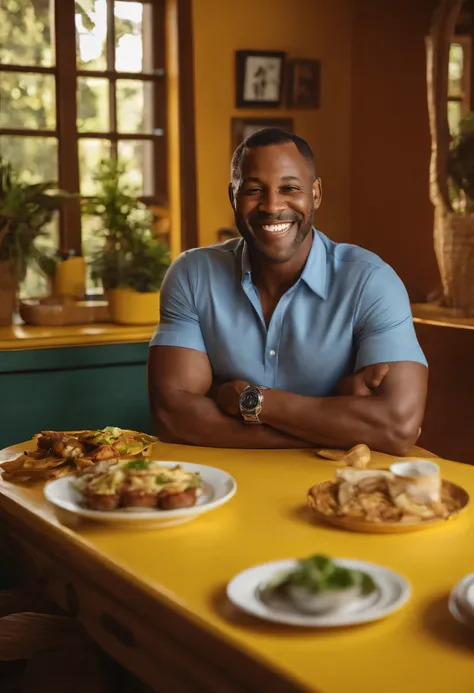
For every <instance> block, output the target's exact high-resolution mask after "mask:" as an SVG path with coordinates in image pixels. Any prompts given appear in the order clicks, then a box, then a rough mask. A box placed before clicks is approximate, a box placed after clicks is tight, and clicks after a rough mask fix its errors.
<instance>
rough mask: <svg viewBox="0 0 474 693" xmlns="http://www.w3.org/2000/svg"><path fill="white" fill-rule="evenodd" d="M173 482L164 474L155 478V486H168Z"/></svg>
mask: <svg viewBox="0 0 474 693" xmlns="http://www.w3.org/2000/svg"><path fill="white" fill-rule="evenodd" d="M171 481H173V480H172V479H171V478H170V477H169V476H167V475H166V474H158V476H157V477H156V483H157V484H169V483H171Z"/></svg>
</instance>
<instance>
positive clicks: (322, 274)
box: [301, 229, 328, 299]
mask: <svg viewBox="0 0 474 693" xmlns="http://www.w3.org/2000/svg"><path fill="white" fill-rule="evenodd" d="M301 279H302V280H303V281H304V282H305V283H306V284H307V285H308V286H309V288H310V289H311V290H312V291H314V293H315V294H318V296H320V297H321V298H324V299H326V298H327V295H328V288H327V251H326V246H325V245H324V242H323V239H322V238H321V236H320V235H319V233H318V232H317V231H316V229H313V243H312V245H311V250H310V251H309V255H308V259H307V260H306V265H305V266H304V270H303V273H302V275H301Z"/></svg>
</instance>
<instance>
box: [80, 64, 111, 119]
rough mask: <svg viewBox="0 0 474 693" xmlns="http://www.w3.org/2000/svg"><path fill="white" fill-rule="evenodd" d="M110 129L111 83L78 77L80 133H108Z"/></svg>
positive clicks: (104, 80)
mask: <svg viewBox="0 0 474 693" xmlns="http://www.w3.org/2000/svg"><path fill="white" fill-rule="evenodd" d="M109 127H110V121H109V81H108V80H107V79H100V78H96V77H78V78H77V129H78V130H79V132H108V131H109Z"/></svg>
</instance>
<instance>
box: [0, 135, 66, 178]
mask: <svg viewBox="0 0 474 693" xmlns="http://www.w3.org/2000/svg"><path fill="white" fill-rule="evenodd" d="M0 154H1V156H3V157H4V158H5V159H7V160H8V161H10V163H11V164H12V166H13V168H14V169H16V170H17V171H19V172H20V173H21V175H22V177H23V178H24V180H25V181H26V182H27V183H37V182H39V181H54V182H55V181H57V180H58V142H57V140H56V138H55V137H20V136H19V135H16V136H10V135H8V136H7V135H1V136H0Z"/></svg>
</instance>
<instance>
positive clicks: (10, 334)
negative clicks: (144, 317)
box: [0, 323, 154, 351]
mask: <svg viewBox="0 0 474 693" xmlns="http://www.w3.org/2000/svg"><path fill="white" fill-rule="evenodd" d="M153 331H154V326H153V325H143V326H140V325H139V326H135V325H115V324H113V323H104V324H99V323H97V324H91V325H63V326H56V327H43V326H40V325H12V326H10V327H0V351H22V350H24V349H47V348H50V347H70V346H93V345H97V346H98V345H101V344H130V343H135V342H148V341H149V340H150V339H151V337H152V335H153Z"/></svg>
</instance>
